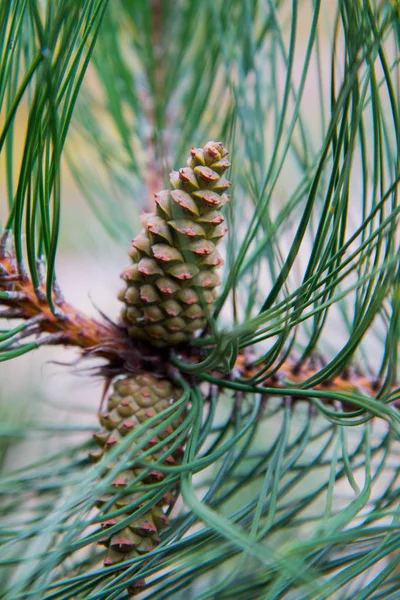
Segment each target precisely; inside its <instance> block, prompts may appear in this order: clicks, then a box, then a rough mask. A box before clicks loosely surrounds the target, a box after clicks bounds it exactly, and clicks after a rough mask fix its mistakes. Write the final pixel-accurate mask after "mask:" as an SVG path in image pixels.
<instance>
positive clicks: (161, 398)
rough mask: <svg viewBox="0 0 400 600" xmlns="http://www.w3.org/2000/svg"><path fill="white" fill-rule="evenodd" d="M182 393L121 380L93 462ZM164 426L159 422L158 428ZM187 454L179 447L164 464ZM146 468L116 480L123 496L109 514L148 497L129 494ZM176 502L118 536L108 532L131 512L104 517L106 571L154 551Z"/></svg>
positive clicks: (157, 476) (147, 380)
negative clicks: (130, 487) (108, 567)
mask: <svg viewBox="0 0 400 600" xmlns="http://www.w3.org/2000/svg"><path fill="white" fill-rule="evenodd" d="M181 393H182V390H181V389H180V388H177V387H174V386H173V385H172V383H171V382H170V381H167V380H159V379H156V378H155V377H153V376H152V375H149V374H142V375H137V376H135V377H126V378H123V379H119V380H118V381H116V383H115V384H114V391H113V393H112V394H111V395H110V396H109V397H108V400H107V410H106V411H105V412H102V413H100V415H99V421H100V424H101V425H102V427H103V429H102V430H101V431H99V432H97V433H95V434H94V436H93V437H94V439H95V441H96V443H97V444H98V446H99V448H100V449H99V450H98V451H96V452H92V453H91V454H90V458H91V460H92V461H96V462H97V461H98V460H100V459H101V458H102V456H103V455H104V454H105V453H106V452H107V450H109V449H110V448H113V447H114V446H115V445H116V444H118V442H119V441H120V440H121V439H122V438H123V436H125V435H126V434H128V433H130V432H131V431H133V430H134V428H135V427H136V426H138V425H140V424H141V423H143V422H144V421H146V420H148V419H150V418H151V417H153V416H155V415H156V414H157V413H160V412H162V411H163V410H165V409H166V408H168V407H169V406H170V405H171V403H172V402H174V401H175V400H177V399H178V398H179V397H180V396H181ZM180 422H181V420H180V419H176V420H175V421H174V422H173V426H174V428H176V427H177V426H178V425H179V424H180ZM158 425H159V423H158ZM173 430H174V429H173V427H172V426H169V427H167V428H166V429H165V431H163V432H162V433H161V434H160V433H159V434H157V435H155V436H154V437H153V438H152V439H151V441H150V443H149V445H148V447H147V449H148V448H151V447H153V446H155V445H156V444H159V443H160V442H161V441H162V440H163V439H165V438H166V437H167V436H169V435H170V434H171V433H173ZM168 447H169V446H168V444H167V445H164V446H163V447H162V449H161V450H157V452H155V453H153V454H151V455H148V456H147V457H146V462H148V463H149V464H151V463H152V462H155V461H157V460H158V459H159V458H160V456H162V455H164V454H165V453H166V452H168ZM182 455H183V448H182V446H179V447H178V448H177V449H175V450H174V451H173V452H171V454H169V455H167V457H166V458H165V460H164V462H165V464H166V465H174V464H177V463H179V462H180V460H181V458H182ZM144 470H145V469H144V467H143V466H139V465H138V466H135V465H134V466H133V467H131V468H130V469H129V470H124V471H122V472H120V473H119V474H118V477H117V478H116V479H115V480H114V481H113V483H112V487H113V488H115V491H116V494H118V497H117V498H116V500H115V502H114V503H113V504H112V505H111V506H110V508H109V509H108V510H107V513H109V514H110V513H112V512H115V511H116V510H119V509H121V508H123V507H125V506H127V505H129V504H131V503H133V502H135V503H136V507H135V509H133V510H138V508H139V507H140V504H141V503H140V499H141V498H142V497H143V496H144V495H145V493H147V490H146V489H144V491H138V492H132V491H129V488H128V486H129V484H130V483H131V482H133V481H134V480H135V479H136V478H137V477H138V476H140V475H141V474H142V473H143V472H144ZM163 478H164V475H163V473H161V472H160V471H157V470H156V469H155V470H153V471H151V472H150V473H149V474H148V475H147V476H146V477H145V478H144V479H143V480H141V481H140V482H139V483H136V484H135V487H138V486H140V487H144V488H146V487H147V486H148V488H149V489H150V486H151V484H152V483H154V482H159V481H162V479H163ZM124 488H127V491H126V494H122V495H121V492H123V490H124ZM112 498H113V495H112V494H111V493H110V494H107V495H105V496H104V497H102V498H100V499H99V500H98V502H97V504H96V506H97V508H100V509H101V507H103V506H104V504H105V503H109V502H110V500H112ZM174 502H175V495H174V494H173V493H171V492H169V493H167V494H166V495H165V496H164V497H163V498H162V499H161V500H159V501H158V502H157V503H156V504H154V505H153V506H152V507H151V508H150V509H149V510H148V512H146V513H145V514H144V515H142V516H141V517H139V518H138V519H135V520H134V521H132V522H131V523H130V524H129V525H128V526H126V527H123V528H121V530H120V531H118V532H117V533H113V534H112V535H111V536H110V535H108V536H107V529H108V528H109V527H112V526H114V525H116V524H117V523H118V522H120V521H122V520H123V519H126V517H128V516H129V514H130V513H129V511H127V512H126V513H124V514H122V515H120V516H118V517H115V518H114V517H110V518H107V515H105V519H104V522H103V523H102V528H103V529H104V531H105V534H106V537H105V539H104V541H103V542H102V543H103V544H104V545H105V546H106V547H107V548H108V552H107V555H106V558H105V560H104V566H113V565H116V564H118V563H120V562H122V561H126V560H129V559H132V558H135V557H137V556H139V555H143V554H145V553H146V552H150V551H151V550H152V549H153V548H154V547H155V546H156V545H157V544H158V542H159V537H158V533H159V532H160V530H162V529H163V528H165V527H167V526H168V519H167V516H166V514H165V510H166V509H168V508H169V507H171V506H172V505H173V504H174ZM142 585H144V582H143V581H142V582H139V583H137V584H136V585H135V587H134V588H133V589H132V588H131V589H130V590H128V591H130V593H135V592H136V590H137V588H138V587H140V586H142Z"/></svg>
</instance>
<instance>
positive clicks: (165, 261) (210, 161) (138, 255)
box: [119, 142, 230, 347]
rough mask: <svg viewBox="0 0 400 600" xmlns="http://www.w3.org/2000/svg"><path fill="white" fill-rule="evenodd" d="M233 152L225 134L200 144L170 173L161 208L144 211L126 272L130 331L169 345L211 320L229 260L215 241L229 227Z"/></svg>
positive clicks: (124, 317)
mask: <svg viewBox="0 0 400 600" xmlns="http://www.w3.org/2000/svg"><path fill="white" fill-rule="evenodd" d="M227 153H228V152H227V150H226V149H225V148H224V146H223V145H222V144H221V143H220V142H208V144H206V145H205V146H204V148H193V149H192V151H191V156H190V157H189V159H188V161H187V165H188V166H187V167H184V168H183V169H180V171H179V172H178V171H172V173H171V174H170V182H171V185H172V188H173V189H170V190H163V191H161V192H159V193H158V194H156V195H155V200H156V204H157V207H156V211H155V213H151V214H146V215H143V217H142V223H143V226H144V229H143V230H142V231H141V233H140V234H139V235H138V236H137V237H136V238H135V239H134V240H133V241H132V248H131V250H130V252H129V254H130V257H131V259H132V262H133V265H132V266H131V267H129V268H128V269H126V270H125V271H124V272H123V273H122V275H121V277H122V278H123V279H124V280H125V282H126V284H127V287H126V288H124V290H123V291H122V292H121V293H120V295H119V299H120V300H121V301H122V302H124V303H125V306H124V308H123V309H122V314H121V316H122V320H123V322H124V324H125V325H126V326H127V328H128V334H129V336H130V337H132V338H135V339H140V340H145V341H147V342H150V343H151V344H153V345H155V346H159V347H162V346H168V345H171V344H179V343H182V342H188V341H189V340H190V339H192V337H193V336H194V334H195V333H196V332H197V331H199V330H201V329H203V328H204V326H205V325H206V322H207V318H208V317H209V316H210V315H211V313H212V308H213V303H214V300H215V298H216V296H217V293H216V286H217V285H219V283H220V282H219V278H218V275H217V273H216V269H217V267H219V266H220V265H221V264H222V263H223V260H222V258H221V256H220V255H219V253H218V251H217V249H216V246H217V244H218V243H219V241H220V240H221V239H222V238H223V236H224V235H225V233H226V228H225V227H224V226H223V225H222V223H223V221H224V218H223V216H222V215H221V213H220V209H221V208H222V207H223V206H224V204H226V202H227V201H228V200H229V198H228V196H227V195H226V194H225V191H226V190H227V189H228V188H229V186H230V183H229V181H227V180H226V179H225V177H224V175H223V173H224V172H225V171H226V170H227V169H228V168H229V166H230V163H229V161H228V160H227V159H226V158H225V156H226V155H227Z"/></svg>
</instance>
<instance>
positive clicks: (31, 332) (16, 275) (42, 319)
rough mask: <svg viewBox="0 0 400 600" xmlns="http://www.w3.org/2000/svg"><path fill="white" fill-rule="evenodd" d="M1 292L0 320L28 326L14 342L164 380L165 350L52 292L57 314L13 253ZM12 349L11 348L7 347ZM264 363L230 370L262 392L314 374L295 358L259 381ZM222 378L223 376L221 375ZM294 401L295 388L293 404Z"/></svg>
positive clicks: (354, 376)
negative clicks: (65, 349) (59, 349)
mask: <svg viewBox="0 0 400 600" xmlns="http://www.w3.org/2000/svg"><path fill="white" fill-rule="evenodd" d="M0 292H3V293H4V292H5V293H6V294H7V296H6V297H2V298H0V305H1V304H2V305H3V306H4V309H3V310H2V311H0V318H7V319H22V320H24V321H26V325H27V326H26V328H25V329H24V330H23V331H21V332H20V333H19V334H18V337H17V338H16V343H17V344H18V343H20V342H21V340H23V339H24V338H27V337H31V336H35V337H36V339H37V340H38V341H39V345H42V344H43V345H44V344H46V345H48V344H51V345H64V346H75V347H77V348H79V349H80V350H81V354H82V356H83V357H88V356H89V357H94V358H96V357H97V358H102V359H105V361H106V364H105V366H104V367H103V368H101V369H100V371H99V373H101V374H103V375H105V376H106V377H113V376H114V375H117V374H120V373H130V372H140V371H144V370H148V371H150V372H153V373H155V374H160V375H162V376H165V374H168V363H169V361H168V352H169V351H168V350H160V349H156V350H155V349H154V348H150V347H149V346H147V345H146V344H145V343H143V342H139V341H136V340H132V339H130V338H129V337H128V335H127V333H126V329H125V328H124V327H123V326H119V325H117V324H116V323H113V322H111V321H108V320H106V319H105V318H104V319H103V320H101V321H98V320H96V319H94V318H93V317H90V316H88V315H85V314H84V313H82V312H80V311H79V310H77V309H76V308H75V307H73V306H72V305H71V304H69V303H68V302H66V301H65V300H64V299H63V298H62V297H61V296H60V294H58V293H55V292H54V293H53V301H54V304H55V306H56V310H55V311H54V312H53V311H52V309H51V307H50V305H49V302H48V300H47V298H46V294H45V287H44V285H42V286H41V287H40V289H38V290H35V289H34V286H33V284H32V281H31V280H30V279H29V277H28V276H27V275H26V274H24V273H23V272H22V273H21V272H20V270H19V269H18V267H17V264H16V261H15V259H14V257H13V253H12V252H6V251H3V252H2V253H1V254H0ZM11 349H12V348H11ZM183 354H186V356H185V358H186V359H189V360H190V361H191V362H196V360H201V357H199V356H197V357H196V356H194V355H193V354H192V355H189V354H188V352H183ZM261 370H262V365H260V364H255V363H252V362H251V361H250V360H249V358H248V355H247V354H246V353H242V354H240V355H239V357H238V359H237V362H236V364H235V368H234V372H235V373H237V374H238V375H239V377H241V378H244V379H249V380H252V379H253V378H255V379H256V380H257V385H258V386H262V387H266V388H277V389H279V388H281V389H283V388H287V382H289V383H291V384H300V385H301V384H303V383H304V382H305V381H306V380H307V379H309V378H310V377H312V376H313V375H315V374H316V373H318V369H317V368H316V366H315V360H313V359H310V360H309V361H307V362H306V363H304V364H301V365H300V364H299V363H298V362H296V361H294V360H286V361H285V362H283V363H282V364H281V365H280V367H279V369H277V370H276V372H274V374H273V375H268V374H267V375H266V376H265V378H262V379H261V381H260V376H259V373H260V371H261ZM219 377H221V378H223V377H226V375H221V374H219ZM313 389H315V390H322V391H336V392H350V393H354V392H356V393H360V392H361V393H363V394H367V395H368V396H370V397H375V396H376V395H377V394H378V393H379V391H380V389H381V385H380V382H377V381H376V380H375V379H373V378H372V377H367V376H365V375H361V374H358V373H356V372H355V371H353V372H350V371H349V372H348V373H346V374H342V375H340V376H337V377H334V378H332V379H329V380H326V381H324V382H323V383H321V384H319V385H316V386H315V387H314V388H313ZM302 399H304V398H296V394H295V390H293V400H302Z"/></svg>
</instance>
